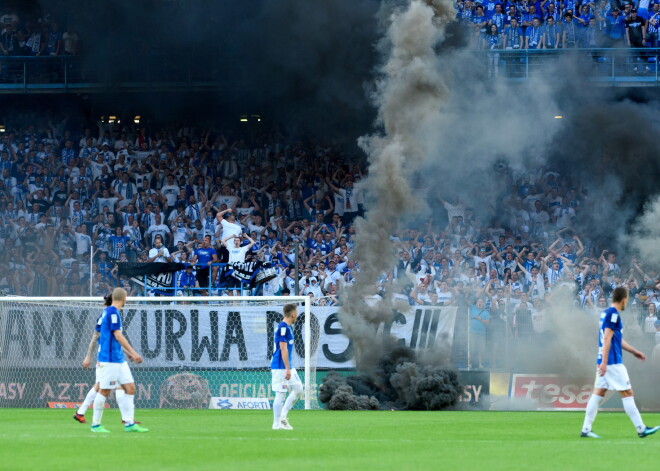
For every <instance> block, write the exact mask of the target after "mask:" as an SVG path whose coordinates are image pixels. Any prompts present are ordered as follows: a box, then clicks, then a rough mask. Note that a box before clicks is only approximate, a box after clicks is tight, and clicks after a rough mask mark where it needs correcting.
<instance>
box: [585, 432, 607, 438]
mask: <svg viewBox="0 0 660 471" xmlns="http://www.w3.org/2000/svg"><path fill="white" fill-rule="evenodd" d="M580 436H581V437H582V438H603V437H601V436H600V435H596V434H595V433H593V432H582V433H581V434H580Z"/></svg>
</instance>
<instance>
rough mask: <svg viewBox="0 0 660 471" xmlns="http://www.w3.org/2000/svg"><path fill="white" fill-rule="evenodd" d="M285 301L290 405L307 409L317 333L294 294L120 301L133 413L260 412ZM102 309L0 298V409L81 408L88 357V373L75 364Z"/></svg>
mask: <svg viewBox="0 0 660 471" xmlns="http://www.w3.org/2000/svg"><path fill="white" fill-rule="evenodd" d="M289 303H292V304H297V305H298V306H299V317H298V321H297V322H296V323H295V324H294V336H295V348H294V354H293V359H292V366H293V367H295V368H297V370H298V372H299V374H300V376H301V379H302V380H303V383H304V385H305V396H304V402H303V401H300V403H299V404H298V405H297V407H299V408H301V407H303V405H304V408H305V409H310V408H317V407H318V402H317V401H316V390H317V380H316V356H317V349H318V338H319V326H318V321H316V320H315V318H314V316H313V315H311V313H310V304H309V298H308V297H303V296H292V297H282V296H280V297H151V298H137V297H136V298H129V299H128V301H127V303H126V305H125V306H124V309H123V311H122V316H123V326H124V327H123V329H124V335H125V336H126V337H127V338H128V340H129V342H130V343H131V345H132V346H133V347H134V348H135V349H136V350H137V351H138V353H140V355H141V356H142V358H143V363H142V364H140V365H137V364H135V363H132V364H131V370H132V371H133V375H134V377H135V384H136V394H135V405H136V408H236V407H240V404H243V405H244V406H245V407H246V408H250V407H252V408H260V406H259V404H260V403H261V404H262V405H263V404H267V401H268V400H272V399H273V397H274V396H273V394H272V391H271V376H270V362H271V358H272V353H273V338H274V330H275V328H276V326H277V324H278V323H279V322H280V321H281V319H282V308H283V306H284V305H285V304H289ZM103 307H104V306H103V299H102V298H21V297H5V298H0V407H61V408H64V407H74V406H75V404H78V403H80V402H82V400H83V399H84V397H85V395H86V393H87V391H88V390H89V388H90V387H91V386H93V384H94V381H95V373H94V368H93V365H94V361H95V358H93V359H92V361H93V363H92V368H90V369H89V370H83V368H82V360H83V358H84V356H85V353H86V351H87V347H88V345H89V341H90V339H91V337H92V333H93V331H94V326H95V323H96V320H97V318H98V316H99V314H100V313H101V311H102V309H103ZM313 324H316V325H313ZM258 399H261V401H259V400H258ZM264 400H266V401H264ZM236 404H239V406H236Z"/></svg>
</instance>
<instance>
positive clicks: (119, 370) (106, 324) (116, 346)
mask: <svg viewBox="0 0 660 471" xmlns="http://www.w3.org/2000/svg"><path fill="white" fill-rule="evenodd" d="M124 304H126V291H125V290H124V289H123V288H115V289H114V291H113V292H112V304H111V305H110V306H108V307H106V308H105V309H104V311H103V314H102V315H101V317H100V318H99V320H98V323H97V327H96V328H97V330H98V332H99V353H98V356H97V365H96V380H97V382H98V383H99V394H97V395H96V397H95V398H94V418H93V421H92V432H96V433H109V430H106V429H105V428H104V427H103V426H102V425H101V418H102V417H103V409H104V408H105V401H106V398H107V397H108V395H109V394H110V391H112V390H113V389H115V388H116V387H117V386H118V385H119V384H121V385H122V386H123V388H124V391H126V396H125V401H126V410H127V417H126V418H125V420H126V425H125V427H124V430H125V431H127V432H148V431H149V429H146V428H143V427H141V426H139V425H138V424H136V423H135V422H134V412H135V405H134V402H133V401H134V394H135V381H134V380H133V375H132V373H131V370H130V368H129V367H128V363H126V361H125V360H124V351H123V350H126V351H127V352H128V355H129V357H130V358H131V359H132V360H133V361H135V362H137V363H142V357H141V356H140V355H139V354H138V353H137V352H136V351H135V350H134V349H133V347H131V344H130V343H128V340H126V337H124V334H123V333H122V319H121V312H120V311H119V310H120V309H122V308H123V307H124Z"/></svg>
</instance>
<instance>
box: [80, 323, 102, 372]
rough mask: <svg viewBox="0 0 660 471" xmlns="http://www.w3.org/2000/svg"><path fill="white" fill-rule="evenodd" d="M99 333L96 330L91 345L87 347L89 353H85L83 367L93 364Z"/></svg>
mask: <svg viewBox="0 0 660 471" xmlns="http://www.w3.org/2000/svg"><path fill="white" fill-rule="evenodd" d="M100 335H101V334H99V333H98V332H96V331H94V333H93V334H92V339H91V340H90V341H89V347H87V353H86V354H85V359H84V360H83V362H82V367H83V369H85V370H86V369H87V368H89V366H90V365H91V364H92V355H93V354H94V348H95V347H96V343H97V342H98V340H99V336H100Z"/></svg>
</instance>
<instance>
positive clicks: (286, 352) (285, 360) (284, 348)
mask: <svg viewBox="0 0 660 471" xmlns="http://www.w3.org/2000/svg"><path fill="white" fill-rule="evenodd" d="M280 352H282V362H283V363H284V366H285V368H286V372H285V373H284V379H286V380H289V379H291V365H289V350H288V348H287V346H286V342H280Z"/></svg>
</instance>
